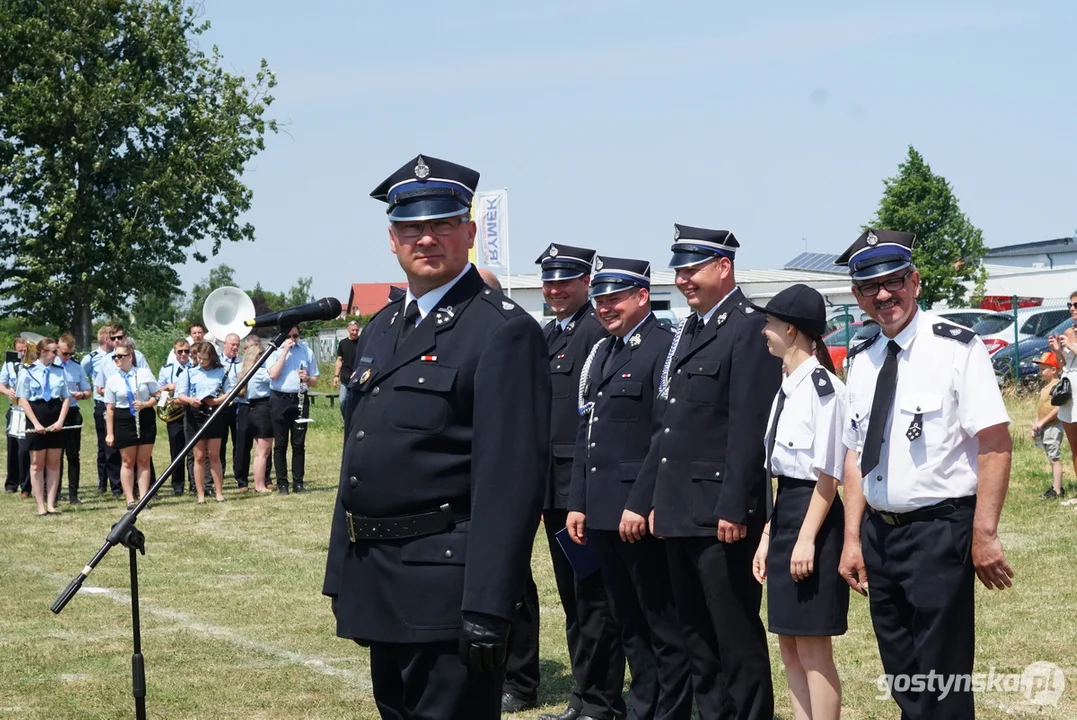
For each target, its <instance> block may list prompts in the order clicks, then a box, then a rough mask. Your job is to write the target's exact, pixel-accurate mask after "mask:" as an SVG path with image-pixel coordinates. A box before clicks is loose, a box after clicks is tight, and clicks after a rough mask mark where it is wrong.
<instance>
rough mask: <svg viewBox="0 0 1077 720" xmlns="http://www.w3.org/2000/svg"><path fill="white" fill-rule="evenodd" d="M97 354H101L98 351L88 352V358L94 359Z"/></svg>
mask: <svg viewBox="0 0 1077 720" xmlns="http://www.w3.org/2000/svg"><path fill="white" fill-rule="evenodd" d="M99 352H101V350H100V349H98V350H93V351H91V352H90V357H96V356H97V354H98V353H99Z"/></svg>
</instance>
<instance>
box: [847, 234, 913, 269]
mask: <svg viewBox="0 0 1077 720" xmlns="http://www.w3.org/2000/svg"><path fill="white" fill-rule="evenodd" d="M915 242H916V235H914V234H913V233H908V232H901V231H899V230H876V229H874V228H868V229H867V230H865V231H864V233H863V234H862V235H861V236H860V237H858V238H857V239H856V242H854V243H853V244H852V245H850V246H849V249H848V250H846V251H845V252H844V253H842V254H841V257H839V258H838V259H837V260H835V261H834V264H835V265H847V266H848V267H849V275H850V277H852V279H853V280H871V279H872V278H877V277H882V276H883V275H889V274H890V273H892V272H897V271H898V270H902V269H904V268H907V267H909V266H910V265H912V246H913V243H915Z"/></svg>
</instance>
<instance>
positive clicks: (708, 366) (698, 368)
mask: <svg viewBox="0 0 1077 720" xmlns="http://www.w3.org/2000/svg"><path fill="white" fill-rule="evenodd" d="M721 366H722V361H721V360H689V361H688V362H687V363H685V365H684V371H685V372H686V373H688V374H689V375H717V374H718V368H720V367H721Z"/></svg>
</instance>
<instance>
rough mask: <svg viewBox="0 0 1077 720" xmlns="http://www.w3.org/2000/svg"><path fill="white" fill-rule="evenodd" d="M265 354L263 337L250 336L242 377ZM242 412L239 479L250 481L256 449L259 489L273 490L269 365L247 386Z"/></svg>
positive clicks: (240, 402)
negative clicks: (270, 479) (268, 480)
mask: <svg viewBox="0 0 1077 720" xmlns="http://www.w3.org/2000/svg"><path fill="white" fill-rule="evenodd" d="M261 354H262V340H261V338H259V337H258V336H257V335H248V336H247V339H246V341H245V346H244V348H243V366H242V367H241V368H240V371H239V376H240V377H243V376H245V375H246V374H247V371H248V370H250V369H251V368H252V367H254V364H255V363H256V362H257V361H258V357H259V356H260V355H261ZM236 402H237V403H238V408H239V412H238V415H237V419H236V420H237V421H236V426H237V428H238V430H239V435H238V438H239V439H238V440H237V444H238V445H239V447H237V448H236V450H237V457H236V481H237V482H240V483H243V484H246V481H247V475H248V472H249V470H250V464H251V462H250V461H251V450H252V449H253V450H254V489H255V491H256V492H260V493H264V492H270V490H271V486H269V485H267V484H266V475H267V473H266V471H267V469H268V467H269V453H270V451H271V450H272V448H273V422H272V420H270V417H269V370H268V369H267V368H266V366H265V365H262V367H260V368H258V370H257V371H256V372H255V373H254V376H253V377H252V378H251V380H250V382H248V383H247V387H246V388H244V389H243V395H242V396H241V397H239V398H237V400H236Z"/></svg>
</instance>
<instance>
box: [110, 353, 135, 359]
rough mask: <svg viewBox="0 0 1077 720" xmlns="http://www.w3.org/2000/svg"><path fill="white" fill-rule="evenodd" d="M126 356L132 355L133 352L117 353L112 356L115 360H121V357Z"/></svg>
mask: <svg viewBox="0 0 1077 720" xmlns="http://www.w3.org/2000/svg"><path fill="white" fill-rule="evenodd" d="M125 357H131V353H115V354H114V355H113V356H112V359H113V360H119V359H121V358H125Z"/></svg>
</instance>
